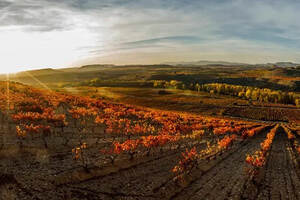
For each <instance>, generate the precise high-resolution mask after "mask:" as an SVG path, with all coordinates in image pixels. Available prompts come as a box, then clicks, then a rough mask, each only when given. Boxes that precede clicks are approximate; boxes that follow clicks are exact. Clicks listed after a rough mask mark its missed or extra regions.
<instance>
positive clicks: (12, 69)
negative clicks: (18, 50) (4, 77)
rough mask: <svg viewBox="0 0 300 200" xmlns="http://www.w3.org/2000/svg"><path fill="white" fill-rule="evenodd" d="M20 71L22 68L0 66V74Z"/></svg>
mask: <svg viewBox="0 0 300 200" xmlns="http://www.w3.org/2000/svg"><path fill="white" fill-rule="evenodd" d="M20 71H22V69H20V68H17V67H0V74H16V73H18V72H20Z"/></svg>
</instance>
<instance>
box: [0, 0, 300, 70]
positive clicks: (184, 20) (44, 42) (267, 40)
mask: <svg viewBox="0 0 300 200" xmlns="http://www.w3.org/2000/svg"><path fill="white" fill-rule="evenodd" d="M299 10H300V1H298V0H209V1H207V0H0V72H2V73H3V72H15V71H22V70H27V69H37V68H49V67H52V68H59V67H71V66H80V65H84V64H93V63H107V64H153V63H163V62H176V61H178V62H179V61H197V60H212V61H215V60H222V61H231V62H244V63H253V64H254V63H267V62H277V61H292V62H300V23H299V19H300V12H299Z"/></svg>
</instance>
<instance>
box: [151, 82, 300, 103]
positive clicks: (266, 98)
mask: <svg viewBox="0 0 300 200" xmlns="http://www.w3.org/2000/svg"><path fill="white" fill-rule="evenodd" d="M153 86H154V87H158V88H174V89H190V90H194V91H199V92H200V91H204V92H209V93H213V94H223V95H231V96H236V97H240V98H244V99H248V100H254V101H261V102H269V103H282V104H294V105H297V106H300V98H299V96H297V95H296V94H295V93H294V92H283V91H280V90H271V89H267V88H263V89H261V88H256V87H250V86H241V85H231V84H225V83H210V84H203V85H200V84H198V83H196V84H190V85H188V86H186V85H185V84H184V83H182V82H181V81H175V80H172V81H170V82H168V81H154V84H153Z"/></svg>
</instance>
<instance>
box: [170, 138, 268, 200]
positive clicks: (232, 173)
mask: <svg viewBox="0 0 300 200" xmlns="http://www.w3.org/2000/svg"><path fill="white" fill-rule="evenodd" d="M265 136H266V133H265V134H260V135H259V136H257V137H255V138H252V139H250V141H248V143H247V144H246V145H244V146H243V147H242V148H241V149H240V150H239V151H236V152H235V153H234V154H232V155H231V156H229V157H228V158H227V159H225V160H224V161H223V162H221V163H220V164H218V165H216V166H215V167H214V168H212V169H211V170H210V171H208V172H207V173H205V174H204V175H203V176H202V177H201V178H199V179H198V180H196V181H194V182H193V183H192V184H191V185H190V186H189V187H187V188H186V189H184V190H183V191H182V192H181V193H179V194H177V195H176V196H175V197H173V198H172V199H240V197H241V195H242V193H243V185H244V184H245V182H246V181H247V179H246V178H245V167H246V163H245V156H246V154H247V153H251V152H254V151H256V150H258V149H259V145H260V142H262V141H263V140H264V138H265Z"/></svg>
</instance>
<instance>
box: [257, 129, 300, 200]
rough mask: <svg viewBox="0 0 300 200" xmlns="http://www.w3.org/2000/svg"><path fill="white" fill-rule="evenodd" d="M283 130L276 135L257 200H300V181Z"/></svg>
mask: <svg viewBox="0 0 300 200" xmlns="http://www.w3.org/2000/svg"><path fill="white" fill-rule="evenodd" d="M288 142H289V141H288V139H287V136H286V134H285V132H284V130H283V129H280V131H279V132H278V133H277V134H276V136H275V138H274V141H273V144H272V150H271V153H270V157H269V161H268V163H267V168H266V175H265V179H264V181H263V183H262V187H261V188H260V192H259V194H258V196H257V199H261V200H263V199H300V189H299V188H300V180H299V177H298V176H297V173H296V171H295V168H294V164H293V162H292V160H291V157H290V152H289V151H290V149H289V144H288Z"/></svg>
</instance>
